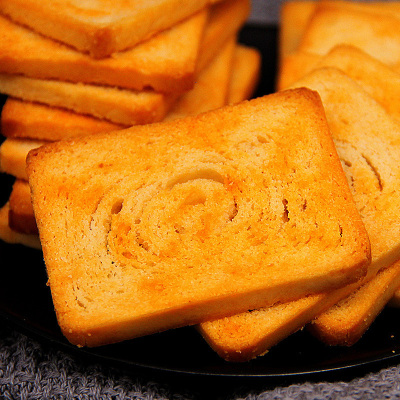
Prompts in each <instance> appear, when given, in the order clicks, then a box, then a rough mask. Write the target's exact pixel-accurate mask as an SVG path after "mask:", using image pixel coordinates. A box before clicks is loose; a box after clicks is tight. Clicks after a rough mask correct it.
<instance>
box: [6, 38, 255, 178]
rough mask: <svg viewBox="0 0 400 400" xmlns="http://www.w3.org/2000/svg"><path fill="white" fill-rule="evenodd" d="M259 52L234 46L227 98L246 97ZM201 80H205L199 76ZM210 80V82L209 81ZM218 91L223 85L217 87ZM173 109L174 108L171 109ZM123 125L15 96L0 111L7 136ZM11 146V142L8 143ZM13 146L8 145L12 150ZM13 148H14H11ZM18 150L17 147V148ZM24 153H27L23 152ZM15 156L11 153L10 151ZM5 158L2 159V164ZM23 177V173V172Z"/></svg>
mask: <svg viewBox="0 0 400 400" xmlns="http://www.w3.org/2000/svg"><path fill="white" fill-rule="evenodd" d="M260 66H261V62H260V53H259V52H258V51H257V50H255V49H251V48H249V47H247V46H244V45H242V44H239V45H238V46H236V50H235V59H234V63H233V71H232V78H231V80H230V83H229V85H230V88H229V94H228V96H229V98H230V100H229V101H230V102H232V101H233V100H232V99H234V101H235V102H239V101H242V100H245V99H247V98H249V97H250V96H251V94H252V92H253V90H254V87H255V85H256V83H257V77H258V75H259V73H260ZM201 81H203V82H204V80H203V79H202V78H201ZM222 82H223V80H218V82H215V81H213V82H212V85H213V88H212V89H210V90H213V91H214V90H215V88H217V87H220V86H219V85H220V84H221V83H222ZM210 83H211V82H210ZM195 90H196V91H198V96H199V98H203V99H207V98H208V97H209V89H208V86H207V87H205V86H203V85H197V87H196V88H195ZM219 90H220V91H221V92H222V91H223V90H222V88H221V89H219ZM171 112H173V111H171ZM122 128H123V126H121V125H117V124H113V123H110V122H107V121H104V120H99V119H96V118H92V117H89V116H85V115H80V114H76V113H73V112H70V111H67V110H63V109H59V108H54V107H49V106H46V105H41V104H37V103H30V102H26V101H21V100H18V99H14V98H8V99H7V101H6V102H5V105H4V107H3V110H2V115H1V132H2V134H3V135H4V136H6V137H8V138H19V139H22V138H27V139H38V140H50V141H55V140H61V139H65V138H68V137H78V136H86V135H91V134H95V133H100V132H110V131H113V130H117V129H122ZM16 143H18V142H14V143H13V145H15V144H16ZM10 145H11V144H10ZM12 149H13V148H10V150H12ZM12 151H13V150H12ZM16 151H18V149H16ZM8 154H10V153H9V152H8V151H6V149H4V151H2V157H3V160H5V157H8ZM26 154H27V153H26ZM26 154H25V153H24V157H26ZM10 156H11V157H14V156H13V154H12V153H11V154H10ZM5 163H7V161H5V162H4V166H5V165H6V164H5ZM20 168H21V169H20V170H21V171H22V170H23V171H25V166H24V165H21V164H20ZM4 171H5V172H8V173H11V175H15V176H18V177H22V176H21V174H18V175H16V174H15V173H14V172H12V171H9V170H8V167H4ZM24 176H25V179H26V175H25V172H24Z"/></svg>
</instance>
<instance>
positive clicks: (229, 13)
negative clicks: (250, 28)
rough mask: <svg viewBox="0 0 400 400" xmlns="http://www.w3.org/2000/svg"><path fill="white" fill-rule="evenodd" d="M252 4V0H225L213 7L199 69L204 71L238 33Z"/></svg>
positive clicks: (202, 47) (198, 63)
mask: <svg viewBox="0 0 400 400" xmlns="http://www.w3.org/2000/svg"><path fill="white" fill-rule="evenodd" d="M250 6H251V1H250V0H225V1H223V2H218V3H216V4H215V5H214V6H213V7H212V9H211V12H210V17H209V20H208V23H207V26H206V29H205V32H204V37H203V41H202V43H201V53H200V56H199V59H198V62H197V70H198V71H202V70H203V69H204V68H205V67H206V66H207V65H208V64H209V63H210V62H211V61H212V60H213V59H214V58H215V57H216V56H217V55H218V53H219V51H220V49H221V48H222V47H223V46H224V45H225V44H226V42H227V41H228V40H230V39H231V38H232V37H233V36H237V35H238V32H239V30H240V28H241V27H242V26H243V24H244V23H245V22H246V20H247V18H248V16H249V14H250V8H251V7H250Z"/></svg>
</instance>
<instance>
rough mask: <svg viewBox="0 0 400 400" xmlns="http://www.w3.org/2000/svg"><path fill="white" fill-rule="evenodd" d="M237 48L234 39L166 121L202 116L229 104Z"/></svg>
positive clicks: (200, 76)
mask: <svg viewBox="0 0 400 400" xmlns="http://www.w3.org/2000/svg"><path fill="white" fill-rule="evenodd" d="M235 48H236V38H235V37H234V38H231V40H230V41H228V43H227V44H225V45H224V46H223V48H222V50H221V52H220V54H219V55H218V56H217V57H215V59H214V60H212V62H211V63H210V65H209V66H208V67H207V68H206V69H204V70H203V72H202V73H201V74H200V75H199V78H198V79H197V82H196V84H195V86H194V88H193V89H192V90H190V91H189V92H187V93H185V94H184V95H182V96H181V97H180V98H179V100H178V101H177V103H176V104H175V106H174V107H173V108H172V110H171V111H170V112H169V113H168V115H167V116H166V117H165V118H164V120H165V121H169V120H173V119H176V118H182V117H186V116H189V115H196V114H200V113H202V112H205V111H209V110H213V109H216V108H219V107H222V106H224V105H225V104H227V101H228V92H229V84H230V82H231V77H232V69H233V63H234V59H233V57H234V53H235Z"/></svg>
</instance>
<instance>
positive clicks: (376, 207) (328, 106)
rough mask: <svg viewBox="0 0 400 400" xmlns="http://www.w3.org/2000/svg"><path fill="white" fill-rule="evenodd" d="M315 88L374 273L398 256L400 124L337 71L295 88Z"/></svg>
mask: <svg viewBox="0 0 400 400" xmlns="http://www.w3.org/2000/svg"><path fill="white" fill-rule="evenodd" d="M302 86H305V87H308V88H310V89H312V90H316V91H317V92H318V93H319V94H320V96H321V99H322V102H323V104H324V108H325V112H326V116H327V120H328V124H329V127H330V130H331V132H332V136H333V139H334V142H335V145H336V148H337V151H338V153H339V156H340V158H341V161H342V165H343V168H344V171H345V173H346V176H347V180H348V182H349V184H350V189H351V191H352V194H353V197H354V200H355V202H356V204H357V207H358V209H359V211H360V214H361V217H362V219H363V222H364V224H365V226H366V229H367V231H368V235H369V237H370V240H371V248H372V265H374V264H375V265H376V270H378V269H380V268H382V267H387V266H388V265H391V264H393V263H394V262H396V261H397V260H398V259H399V258H400V239H399V238H400V221H399V219H398V217H397V213H398V209H399V208H400V192H399V190H398V187H399V183H400V168H399V167H398V163H397V161H396V160H398V159H399V157H400V125H399V123H398V122H397V121H396V120H395V119H394V118H392V117H391V115H390V114H388V112H387V111H386V110H385V109H384V108H383V107H382V106H381V105H380V104H379V103H378V102H377V101H375V100H374V99H373V98H372V97H371V96H370V95H369V94H368V93H367V92H366V91H365V90H364V89H362V88H361V86H359V85H358V84H357V83H356V82H355V81H354V80H353V79H351V78H349V77H348V76H347V75H345V74H344V73H343V72H341V71H340V70H337V69H335V68H321V69H318V70H315V71H312V72H311V73H310V74H308V75H306V76H304V77H303V78H302V79H301V80H299V81H297V82H296V83H295V84H293V87H302Z"/></svg>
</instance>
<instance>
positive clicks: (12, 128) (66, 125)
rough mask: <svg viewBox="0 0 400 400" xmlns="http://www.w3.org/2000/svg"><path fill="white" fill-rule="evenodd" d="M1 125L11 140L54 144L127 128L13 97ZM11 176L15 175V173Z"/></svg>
mask: <svg viewBox="0 0 400 400" xmlns="http://www.w3.org/2000/svg"><path fill="white" fill-rule="evenodd" d="M0 123H1V133H2V134H3V135H4V136H5V137H7V138H15V139H28V140H31V139H33V140H47V141H52V142H53V141H56V140H61V139H66V138H69V137H78V136H86V135H91V134H95V133H100V132H110V131H114V130H118V129H122V128H124V126H123V125H119V124H114V123H112V122H108V121H105V120H101V119H98V118H94V117H90V116H87V115H83V114H78V113H75V112H72V111H68V110H65V109H62V108H57V107H51V106H47V105H44V104H39V103H32V102H29V101H23V100H19V99H16V98H12V97H9V98H8V99H7V100H6V102H5V103H4V106H3V109H2V113H1V120H0ZM14 144H15V143H14ZM3 154H5V153H3ZM6 172H8V171H6ZM11 175H15V174H14V173H12V172H11ZM16 176H20V175H16Z"/></svg>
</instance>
